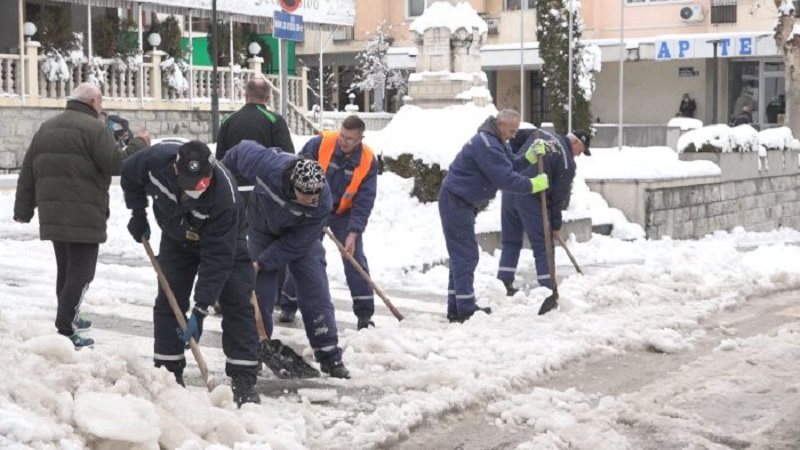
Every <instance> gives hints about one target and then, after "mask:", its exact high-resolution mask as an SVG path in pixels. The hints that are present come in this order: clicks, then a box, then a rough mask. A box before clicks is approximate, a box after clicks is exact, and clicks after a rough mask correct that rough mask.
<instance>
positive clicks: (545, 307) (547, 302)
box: [539, 156, 558, 316]
mask: <svg viewBox="0 0 800 450" xmlns="http://www.w3.org/2000/svg"><path fill="white" fill-rule="evenodd" d="M539 173H540V174H542V173H544V157H542V156H539ZM546 193H547V189H545V190H544V191H542V192H540V193H539V195H540V198H541V203H542V220H544V249H545V252H546V254H547V269H548V271H549V272H550V282H551V283H553V293H552V294H551V295H550V296H549V297H547V298H546V299H544V302H542V306H541V307H540V308H539V315H540V316H541V315H543V314H547V313H548V312H549V311H550V310H551V309H553V308H556V307H558V283H557V281H556V265H555V261H554V260H553V235H552V234H551V233H550V217H548V214H547V194H546Z"/></svg>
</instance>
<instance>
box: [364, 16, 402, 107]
mask: <svg viewBox="0 0 800 450" xmlns="http://www.w3.org/2000/svg"><path fill="white" fill-rule="evenodd" d="M393 42H394V36H393V35H392V32H391V26H387V25H386V21H385V20H384V21H382V22H381V23H380V25H378V28H377V29H376V30H375V32H374V33H367V42H366V47H365V48H364V50H363V51H362V52H361V53H359V54H358V55H357V56H356V60H357V61H358V62H359V64H358V69H357V72H356V78H355V81H354V82H353V83H352V84H351V85H350V91H351V92H352V91H353V90H359V91H361V92H367V91H373V92H374V93H375V97H374V101H373V104H372V107H373V109H375V110H376V111H383V109H384V108H383V103H384V98H385V97H386V95H385V94H386V90H387V89H397V90H398V91H399V92H398V95H399V96H401V97H402V96H403V95H404V94H405V92H406V89H407V84H408V82H407V74H406V73H405V72H404V71H403V70H400V69H392V68H391V67H389V64H388V63H387V62H386V54H387V53H388V51H389V48H390V47H391V46H392V43H393Z"/></svg>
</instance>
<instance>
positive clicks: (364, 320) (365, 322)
mask: <svg viewBox="0 0 800 450" xmlns="http://www.w3.org/2000/svg"><path fill="white" fill-rule="evenodd" d="M369 327H375V322H373V321H372V320H370V318H369V317H359V318H358V324H357V325H356V329H358V330H363V329H364V328H369Z"/></svg>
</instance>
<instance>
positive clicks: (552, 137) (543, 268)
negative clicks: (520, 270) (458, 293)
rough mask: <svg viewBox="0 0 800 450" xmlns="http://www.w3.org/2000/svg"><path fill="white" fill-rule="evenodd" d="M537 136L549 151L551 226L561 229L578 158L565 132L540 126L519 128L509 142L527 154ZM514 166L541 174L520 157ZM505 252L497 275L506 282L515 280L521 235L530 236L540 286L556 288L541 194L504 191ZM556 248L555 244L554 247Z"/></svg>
mask: <svg viewBox="0 0 800 450" xmlns="http://www.w3.org/2000/svg"><path fill="white" fill-rule="evenodd" d="M536 139H543V140H544V141H545V143H546V147H547V151H546V152H545V155H544V156H543V158H544V160H543V166H544V172H545V173H546V174H547V177H548V180H549V183H550V187H549V188H548V189H547V191H545V195H546V197H547V215H548V218H549V219H550V229H551V230H560V229H561V206H562V204H563V203H564V199H565V198H566V197H567V196H568V195H569V192H570V189H571V188H572V180H573V179H574V178H575V159H574V157H573V156H572V147H571V145H570V142H569V139H567V138H566V137H565V136H560V135H556V134H551V133H548V132H546V131H541V130H528V129H526V130H520V131H519V132H517V136H515V138H514V139H512V140H511V142H510V144H511V146H512V148H513V149H514V151H515V152H516V154H517V155H524V154H525V151H526V150H527V149H528V147H530V146H531V144H533V141H535V140H536ZM514 167H515V169H517V170H519V172H520V173H522V174H523V175H525V176H527V177H533V176H536V175H538V173H539V168H538V165H531V164H529V163H528V161H527V160H525V159H522V160H520V159H517V160H516V162H515V165H514ZM501 223H502V233H501V235H502V238H501V239H502V245H503V248H502V252H501V254H500V267H499V268H498V270H497V278H498V279H500V280H502V281H504V282H511V283H513V282H514V276H515V274H516V271H517V264H518V263H519V254H520V251H521V250H522V239H523V236H524V235H527V236H528V240H529V241H530V243H531V250H533V256H534V259H535V262H536V279H537V281H538V282H539V285H540V286H544V287H547V288H550V289H552V288H553V282H552V280H551V278H550V269H549V267H548V265H547V252H546V250H545V237H544V218H543V217H542V203H541V194H535V195H511V194H507V193H505V192H503V194H502V206H501ZM553 248H555V247H553Z"/></svg>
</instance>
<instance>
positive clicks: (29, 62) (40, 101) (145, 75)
mask: <svg viewBox="0 0 800 450" xmlns="http://www.w3.org/2000/svg"><path fill="white" fill-rule="evenodd" d="M149 56H150V58H149V61H147V62H144V63H142V64H141V66H140V67H136V68H129V67H126V66H121V65H118V64H116V63H117V61H115V60H113V59H100V58H94V59H93V60H92V64H90V63H80V64H75V65H68V66H67V73H64V74H62V76H60V77H48V76H47V75H46V74H45V73H44V71H43V68H44V66H45V63H46V62H47V58H46V57H45V56H43V55H39V54H38V44H37V45H28V46H27V48H26V53H25V55H24V56H23V57H22V59H20V55H18V54H0V102H5V103H9V102H10V101H15V103H16V104H30V105H34V106H61V105H62V103H61V101H62V100H64V99H66V98H67V97H68V96H69V95H70V94H71V93H72V90H73V89H75V87H77V86H78V85H79V84H80V83H82V82H84V81H89V80H92V79H94V80H98V81H99V83H98V85H99V87H100V89H101V91H102V92H103V96H104V97H106V98H107V99H109V100H112V101H113V102H114V105H115V107H124V105H126V104H129V105H130V109H133V108H142V107H144V108H146V107H147V105H148V104H150V105H152V106H153V107H156V108H166V107H168V108H170V109H178V110H179V109H190V108H193V107H198V106H200V105H205V106H206V107H208V106H210V103H211V92H212V68H211V67H207V66H193V67H189V68H188V69H187V70H186V71H185V73H183V72H182V76H183V77H184V78H185V80H186V82H187V83H186V84H183V85H182V86H181V88H180V89H176V88H174V87H171V86H170V85H169V83H168V81H169V78H170V77H169V75H168V74H167V73H166V71H165V69H163V68H162V67H161V62H162V57H163V54H161V53H158V52H156V53H151V54H150V55H149ZM20 61H22V64H20ZM23 64H24V69H25V70H24V72H23V71H22V70H21V69H22V66H23ZM23 73H24V79H23ZM217 75H218V79H219V86H218V96H219V99H220V103H221V104H222V103H228V104H229V108H228V109H233V108H235V107H236V106H237V105H238V104H243V103H244V88H245V85H246V84H247V81H248V80H250V79H252V78H253V77H256V76H262V77H264V78H265V79H267V81H268V82H269V86H270V89H271V91H272V95H271V96H270V102H271V104H270V106H271V107H272V108H273V109H274V110H278V109H279V105H280V89H279V86H280V79H279V77H278V76H275V75H264V74H262V73H261V62H260V59H253V60H251V61H250V64H249V66H248V67H247V68H238V67H233V68H232V67H220V68H218V70H217ZM50 78H55V79H50ZM287 97H288V99H287V104H288V105H289V114H288V117H286V120H287V122H289V125H290V127H292V129H293V130H294V131H295V133H303V134H313V133H315V132H316V130H315V128H314V125H313V124H312V123H311V122H310V121H309V120H308V119H307V118H306V117H305V114H306V105H307V94H306V78H305V74H303V76H301V77H297V76H293V77H288V80H287ZM4 98H5V99H6V100H2V99H4ZM304 119H305V120H304Z"/></svg>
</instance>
